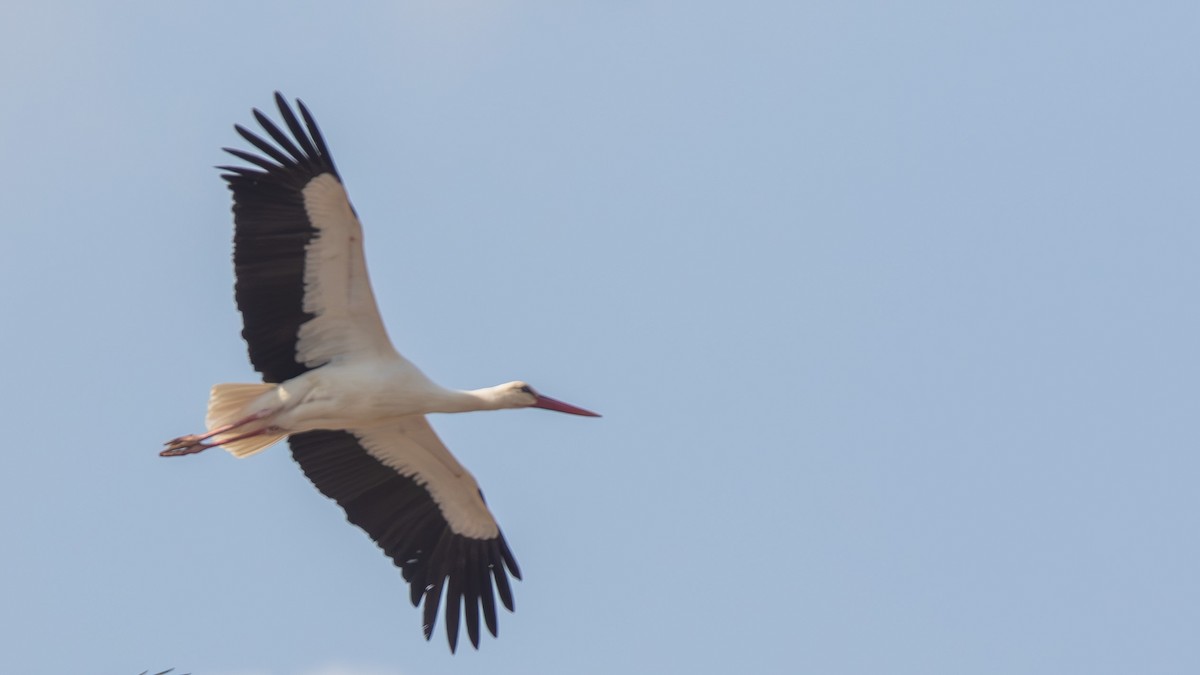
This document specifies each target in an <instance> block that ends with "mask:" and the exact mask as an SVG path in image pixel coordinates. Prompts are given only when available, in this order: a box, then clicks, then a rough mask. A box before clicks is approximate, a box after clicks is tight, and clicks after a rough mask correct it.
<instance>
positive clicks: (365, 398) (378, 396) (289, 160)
mask: <svg viewBox="0 0 1200 675" xmlns="http://www.w3.org/2000/svg"><path fill="white" fill-rule="evenodd" d="M275 99H276V102H277V104H278V106H279V112H280V115H281V116H282V118H283V121H284V123H285V125H286V126H287V129H288V131H289V132H290V136H289V135H288V134H287V133H285V132H284V131H283V130H281V129H280V128H279V127H278V126H276V125H275V124H274V123H273V122H271V121H270V120H269V119H268V118H267V117H266V116H265V115H263V114H262V113H261V112H259V111H258V110H255V111H254V116H255V118H256V119H257V120H258V122H259V123H260V124H261V125H262V127H263V129H264V130H265V131H266V133H267V134H268V135H269V136H270V137H271V139H272V140H273V141H274V145H272V144H271V143H270V142H268V141H266V140H264V139H263V138H261V137H259V136H257V135H256V134H254V133H252V132H250V131H247V130H246V129H244V128H242V127H241V126H237V127H235V128H236V129H237V131H238V133H239V134H241V136H242V137H243V138H244V139H246V141H248V142H249V143H250V144H251V145H253V146H254V147H255V148H257V149H258V150H259V151H261V152H262V153H263V155H265V156H259V155H255V154H252V153H249V152H244V151H242V150H235V149H229V148H226V151H227V152H229V153H231V154H233V155H234V156H236V157H238V158H240V159H242V160H244V161H246V162H248V163H249V164H251V165H253V168H247V167H220V168H222V169H224V170H225V171H226V172H227V173H225V174H223V178H225V180H226V181H227V182H228V184H229V188H230V190H231V191H232V192H233V200H234V206H233V211H234V222H235V235H234V267H235V271H236V276H237V285H236V297H237V303H238V308H239V310H240V311H241V313H242V319H243V326H244V328H243V331H242V335H243V337H244V338H245V339H246V343H247V347H248V349H249V353H250V360H251V362H252V363H253V365H254V367H255V369H256V370H258V371H259V372H260V373H262V375H263V380H264V381H263V383H258V384H219V385H216V386H214V387H213V390H212V393H211V396H210V399H209V406H208V415H207V417H206V420H205V421H206V426H207V431H206V432H205V433H203V434H193V435H188V436H181V437H179V438H176V439H173V440H171V441H168V443H167V444H166V445H167V448H166V450H164V451H163V452H162V453H161V454H162V455H163V456H168V457H174V456H181V455H190V454H195V453H198V452H201V451H203V450H207V449H209V448H212V447H218V446H220V447H224V448H225V449H226V450H228V451H229V452H231V453H232V454H234V455H235V456H237V457H247V456H250V455H253V454H255V453H257V452H260V451H262V450H264V449H266V448H267V447H269V446H270V445H271V444H273V443H275V442H276V441H278V440H280V439H282V438H284V437H287V438H288V439H289V444H290V445H291V448H292V454H293V456H294V457H295V459H296V461H297V462H299V463H300V466H301V468H302V469H303V470H304V472H305V474H306V475H308V477H309V478H310V479H311V480H312V481H313V483H314V484H315V485H316V486H317V488H318V489H320V490H321V492H323V493H324V494H325V495H327V496H328V497H330V498H332V499H334V500H336V501H337V502H338V504H340V505H341V506H342V507H343V508H344V509H345V511H346V515H347V518H348V519H349V520H350V522H352V523H354V524H356V525H358V526H360V527H362V528H363V529H364V530H365V531H366V532H367V534H369V535H370V536H371V538H372V539H374V540H375V542H376V543H377V544H378V545H379V546H380V548H382V549H383V550H384V552H385V553H387V554H388V555H389V556H390V557H391V558H392V559H393V561H394V562H395V563H396V565H397V566H399V567H400V568H401V570H402V572H403V575H404V578H405V579H406V580H407V581H408V582H409V583H410V585H411V593H410V597H411V599H412V602H413V605H414V606H416V605H418V604H419V603H420V602H421V600H422V599H424V603H425V607H424V631H425V637H426V638H429V637H430V636H431V635H432V632H433V624H434V621H435V619H436V615H437V610H438V604H439V602H440V599H441V595H442V594H443V592H444V593H445V594H446V634H447V638H448V640H449V642H450V649H451V651H453V650H454V648H455V646H456V644H457V639H458V624H459V618H460V611H461V612H462V614H463V617H464V618H465V624H466V629H467V634H468V637H469V638H470V640H471V643H472V645H474V646H475V647H478V646H479V619H480V615H482V617H483V619H484V622H485V623H486V625H487V627H488V629H489V630H490V631H491V633H492V634H493V635H496V634H497V630H498V628H497V622H496V603H495V596H494V594H493V593H498V594H499V596H500V600H501V602H502V603H503V604H504V606H505V607H507V608H508V609H509V610H512V609H513V601H512V592H511V589H510V587H509V583H508V575H509V574H511V575H512V576H514V577H516V578H518V579H519V578H520V571H519V569H518V567H517V564H516V561H515V560H514V559H513V556H512V553H511V552H510V551H509V549H508V544H507V543H506V542H505V540H504V535H503V534H502V533H501V531H500V527H499V526H498V525H497V523H496V520H495V518H494V517H493V516H492V513H491V512H490V511H489V510H488V507H487V505H486V504H485V503H484V501H483V495H482V493H481V492H480V491H479V486H478V485H477V484H476V482H475V479H474V477H473V476H471V473H470V472H469V471H467V470H466V469H465V468H464V467H463V466H462V465H461V464H459V462H458V460H456V459H455V458H454V455H452V454H451V453H450V451H449V450H448V449H447V448H446V446H445V445H443V444H442V442H441V440H440V439H439V438H438V437H437V434H436V433H434V431H433V428H432V427H431V426H430V425H429V422H428V420H426V418H425V415H426V414H427V413H433V412H446V413H449V412H466V411H472V410H497V409H502V408H528V407H539V408H545V409H548V410H556V411H559V412H566V413H571V414H576V415H586V416H597V415H596V414H595V413H592V412H589V411H587V410H584V409H582V408H577V407H575V406H572V405H569V404H566V403H563V402H561V401H557V400H555V399H552V398H549V397H547V396H543V395H541V394H539V393H537V392H536V391H534V390H533V389H532V388H531V387H530V386H529V385H527V384H525V383H523V382H510V383H507V384H502V385H498V386H495V387H487V388H484V389H475V390H469V391H461V390H455V389H447V388H445V387H442V386H440V385H438V384H436V383H434V382H433V381H432V380H430V379H429V378H428V377H426V376H425V374H424V373H422V372H421V371H420V370H419V369H418V368H417V367H416V366H414V365H413V364H412V363H411V362H409V361H408V360H407V359H405V358H404V357H403V356H401V355H400V354H399V353H398V352H397V351H396V349H395V348H394V347H393V346H392V343H391V341H390V340H389V339H388V336H387V332H386V331H385V330H384V327H383V321H382V320H381V319H380V317H379V312H378V309H377V307H376V304H375V297H374V294H373V293H372V291H371V284H370V282H369V280H368V278H367V267H366V259H365V257H364V255H363V248H362V241H363V238H362V226H361V224H360V223H359V221H358V218H357V216H356V215H355V212H354V209H353V207H352V206H351V205H350V200H349V198H348V197H347V195H346V190H345V188H344V187H343V185H342V182H341V179H340V177H339V176H338V173H337V170H336V168H335V167H334V164H333V159H332V157H331V156H330V154H329V150H328V148H327V147H326V145H325V141H324V139H323V138H322V136H321V133H320V131H319V130H318V128H317V125H316V123H315V122H314V121H313V118H312V115H311V114H310V113H309V112H308V110H307V109H306V108H305V107H304V104H303V103H300V102H299V101H297V104H298V107H299V111H300V114H301V116H302V117H303V124H301V121H300V119H299V118H297V116H296V115H295V113H294V112H293V111H292V109H291V108H290V107H289V106H288V104H287V102H286V101H285V100H284V99H283V97H282V96H280V95H279V94H278V93H276V95H275Z"/></svg>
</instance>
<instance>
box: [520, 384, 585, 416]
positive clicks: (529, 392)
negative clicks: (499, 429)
mask: <svg viewBox="0 0 1200 675" xmlns="http://www.w3.org/2000/svg"><path fill="white" fill-rule="evenodd" d="M498 398H499V399H500V404H501V407H504V408H545V409H546V410H555V411H557V412H563V413H569V414H571V415H583V416H584V417H599V416H600V415H598V414H597V413H594V412H592V411H590V410H584V409H583V408H578V407H576V406H573V405H571V404H570V403H563V402H562V401H559V400H558V399H553V398H550V397H549V396H543V395H541V394H539V393H537V391H536V390H535V389H534V388H533V387H531V386H529V385H528V384H526V383H524V382H520V381H517V382H509V383H508V384H502V385H500V396H499V397H498Z"/></svg>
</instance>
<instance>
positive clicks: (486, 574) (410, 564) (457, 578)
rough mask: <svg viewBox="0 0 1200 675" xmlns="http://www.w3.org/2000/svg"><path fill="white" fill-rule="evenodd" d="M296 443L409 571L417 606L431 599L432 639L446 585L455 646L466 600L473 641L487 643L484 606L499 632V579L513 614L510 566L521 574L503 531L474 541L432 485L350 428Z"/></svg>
mask: <svg viewBox="0 0 1200 675" xmlns="http://www.w3.org/2000/svg"><path fill="white" fill-rule="evenodd" d="M288 443H289V444H290V445H291V446H292V456H293V457H295V459H296V461H297V462H299V464H300V468H301V469H303V471H304V473H305V475H307V476H308V478H309V479H310V480H311V481H312V482H313V483H314V484H315V485H316V486H317V489H319V490H320V491H321V492H322V493H324V494H325V496H327V497H329V498H331V499H333V500H335V501H336V502H337V503H338V504H339V505H340V506H341V507H342V508H343V509H345V511H346V518H347V520H349V521H350V522H351V523H354V524H355V525H357V526H359V527H361V528H362V529H363V530H365V531H366V533H367V534H368V535H370V537H371V539H373V540H375V543H376V544H378V545H379V547H380V548H381V549H383V552H384V553H386V554H387V555H388V556H389V557H391V558H392V560H393V561H394V562H395V563H396V566H397V567H399V568H400V569H401V572H402V573H403V575H404V578H405V579H406V580H407V581H408V582H409V583H410V584H412V587H411V599H412V601H413V605H414V606H416V605H417V604H418V603H419V602H420V599H421V598H422V597H424V599H425V607H424V610H423V613H422V623H423V629H424V632H425V637H426V639H428V638H430V637H431V636H432V635H433V628H434V624H435V623H436V620H437V612H438V605H439V604H440V601H441V597H442V592H443V587H445V589H444V590H445V593H446V608H445V614H446V636H447V638H448V639H449V642H450V650H451V651H454V649H455V648H456V647H457V642H458V628H459V624H460V610H461V609H462V607H463V606H464V605H465V609H466V611H465V613H462V614H461V618H462V620H463V621H465V622H466V629H467V636H468V637H469V638H470V640H471V644H472V645H473V646H475V647H476V648H478V647H479V616H480V611H479V610H480V605H481V603H482V609H483V611H482V614H483V620H484V622H485V623H486V624H487V627H488V630H489V631H490V632H491V633H492V635H496V634H497V621H496V603H495V601H494V599H493V596H492V591H493V583H494V587H495V589H496V590H497V591H498V592H499V594H500V598H501V601H502V602H503V603H504V606H505V607H507V608H508V609H509V610H510V611H511V610H512V607H513V603H512V591H511V589H510V588H509V584H508V578H507V575H506V574H505V572H504V567H505V566H506V565H507V566H508V568H509V569H510V570H513V575H514V576H517V578H520V577H519V575H518V574H519V573H517V572H516V562H515V561H513V558H512V553H511V552H510V551H509V549H508V544H507V543H506V542H505V541H504V535H503V534H498V535H497V536H496V537H495V538H492V539H472V538H469V537H464V536H462V535H460V534H456V533H454V531H452V530H451V529H450V526H449V524H448V523H447V522H446V520H445V518H444V517H442V514H441V511H440V510H439V509H438V507H437V504H436V503H435V502H434V501H433V497H432V496H431V495H430V494H429V491H428V490H426V489H425V487H424V486H422V485H419V484H418V483H417V482H416V481H415V480H413V479H412V478H409V477H407V476H402V475H400V474H398V473H396V472H395V471H394V470H392V469H391V468H390V467H388V466H387V465H385V464H383V463H382V462H380V461H379V460H377V459H375V457H373V456H372V455H371V454H370V453H368V452H367V451H366V449H364V448H363V447H362V445H361V444H360V443H359V442H358V439H357V438H356V437H355V436H354V435H353V434H352V433H350V432H348V431H309V432H305V433H301V434H292V436H291V437H290V438H289V439H288ZM493 580H494V581H493Z"/></svg>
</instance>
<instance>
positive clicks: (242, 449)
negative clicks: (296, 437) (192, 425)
mask: <svg viewBox="0 0 1200 675" xmlns="http://www.w3.org/2000/svg"><path fill="white" fill-rule="evenodd" d="M277 386H279V385H276V384H271V383H270V382H262V383H257V384H241V383H238V384H214V385H213V388H212V391H211V392H210V393H209V395H208V414H207V415H206V416H205V418H204V423H205V426H207V427H208V429H209V430H210V431H211V430H212V429H217V428H220V427H223V426H225V425H228V424H235V423H237V422H239V421H241V420H244V419H245V418H246V417H247V416H249V415H253V414H254V413H255V412H256V410H255V407H256V406H255V399H258V398H259V397H261V396H262V395H263V394H266V393H268V392H270V391H272V390H274V389H275V388H276V387H277ZM259 405H261V404H259ZM264 424H265V423H264V422H250V423H248V424H245V425H243V426H240V427H237V428H236V429H231V430H229V431H227V432H225V433H223V434H219V435H217V436H216V437H215V438H214V439H213V442H214V443H217V444H219V445H220V446H221V447H222V448H225V449H226V450H228V451H229V452H230V454H232V455H233V456H234V457H237V458H238V459H241V458H243V457H249V456H250V455H253V454H255V453H258V452H262V451H263V450H266V449H267V447H269V446H270V445H271V444H273V443H275V442H276V441H278V440H279V439H281V438H283V437H284V436H286V435H287V434H272V433H263V434H258V435H255V436H250V437H249V438H243V439H241V440H238V441H231V442H229V443H222V442H221V441H222V439H226V438H233V437H235V436H240V435H242V434H246V433H251V432H253V431H255V430H257V429H261V428H263V426H264Z"/></svg>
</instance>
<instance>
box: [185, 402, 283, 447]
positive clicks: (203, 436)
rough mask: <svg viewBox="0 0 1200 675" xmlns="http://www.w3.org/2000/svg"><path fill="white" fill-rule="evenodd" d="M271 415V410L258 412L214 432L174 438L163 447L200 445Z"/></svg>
mask: <svg viewBox="0 0 1200 675" xmlns="http://www.w3.org/2000/svg"><path fill="white" fill-rule="evenodd" d="M270 414H271V411H270V410H259V411H258V412H256V413H254V414H253V415H250V416H248V417H243V418H242V419H240V420H238V421H236V422H234V423H232V424H226V425H224V426H220V427H217V428H216V429H213V430H212V431H209V432H208V433H205V434H201V435H196V434H188V435H187V436H180V437H179V438H172V439H171V440H169V441H167V442H166V443H164V444H163V445H167V446H173V445H179V444H188V445H191V444H192V443H199V442H200V441H207V440H208V439H210V438H212V437H213V436H216V435H217V434H223V433H225V432H227V431H233V430H234V429H237V428H238V427H242V426H245V425H247V424H249V423H251V422H257V421H258V420H261V419H263V418H264V417H268V416H270Z"/></svg>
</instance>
